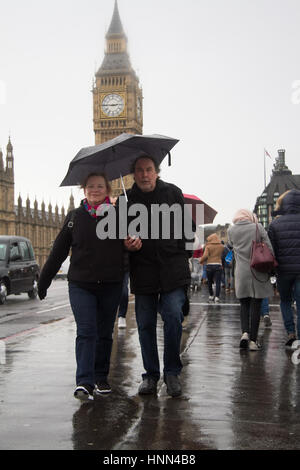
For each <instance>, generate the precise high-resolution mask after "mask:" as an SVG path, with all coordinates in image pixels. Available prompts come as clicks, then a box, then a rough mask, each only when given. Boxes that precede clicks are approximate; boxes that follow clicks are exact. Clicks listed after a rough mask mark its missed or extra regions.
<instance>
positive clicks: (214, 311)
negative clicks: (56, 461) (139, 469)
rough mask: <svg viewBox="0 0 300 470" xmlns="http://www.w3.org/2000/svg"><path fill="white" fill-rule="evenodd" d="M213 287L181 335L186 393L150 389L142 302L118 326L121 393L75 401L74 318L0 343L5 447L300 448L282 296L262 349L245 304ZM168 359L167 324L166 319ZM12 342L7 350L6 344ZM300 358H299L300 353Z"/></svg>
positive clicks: (117, 389)
mask: <svg viewBox="0 0 300 470" xmlns="http://www.w3.org/2000/svg"><path fill="white" fill-rule="evenodd" d="M207 298H208V295H207V291H206V288H205V287H204V288H203V289H202V291H201V292H199V293H195V294H193V295H192V297H191V311H190V315H189V317H188V323H187V326H186V328H185V329H184V332H183V338H182V362H183V364H184V368H183V371H182V374H181V382H182V387H183V395H182V396H181V397H178V398H171V397H169V396H168V395H167V393H166V388H165V385H164V384H163V382H162V381H160V382H159V389H158V394H157V396H147V397H141V396H139V395H138V394H137V389H138V386H139V383H140V381H141V373H142V372H143V367H142V360H141V354H140V347H139V342H138V335H137V329H136V323H135V318H134V311H133V307H134V305H133V303H132V302H131V303H130V305H129V311H128V318H127V328H126V329H124V330H118V328H117V327H116V328H115V332H114V347H113V353H112V360H111V372H110V378H109V380H110V384H111V386H112V389H113V392H112V393H111V394H109V395H107V396H99V397H96V398H95V400H94V402H92V403H87V404H81V403H80V402H79V401H77V400H76V399H74V397H73V391H74V385H75V384H74V380H75V355H74V339H75V324H74V321H73V318H72V316H69V317H66V318H65V319H63V320H60V321H57V322H55V323H50V324H45V325H41V326H40V327H39V328H36V329H34V330H33V331H29V332H26V334H24V335H20V336H16V337H11V338H9V339H8V340H7V341H4V342H0V449H2V450H3V449H8V450H16V449H18V450H21V449H24V450H29V449H30V450H73V449H76V450H104V449H105V450H111V451H128V450H131V451H135V450H146V449H147V450H160V449H162V450H181V451H182V450H192V451H193V450H194V451H196V450H207V449H211V450H216V449H220V450H221V449H222V450H227V449H232V450H246V449H248V450H250V449H267V450H274V449H289V450H295V449H299V448H300V364H299V365H298V364H297V363H295V360H294V361H293V360H292V353H291V352H287V351H286V350H285V347H284V343H285V341H286V335H285V332H284V329H283V325H282V320H281V314H280V310H279V306H278V303H279V300H278V298H274V299H271V300H270V303H271V305H272V306H271V310H270V312H271V313H270V315H271V319H272V327H271V328H268V329H267V328H265V327H264V324H263V322H261V325H260V332H259V338H260V341H261V343H262V345H263V348H262V350H261V351H258V352H250V351H240V349H239V339H240V321H239V306H238V303H237V301H236V299H235V298H234V295H233V294H230V295H228V296H226V298H225V294H224V293H223V294H222V297H221V304H220V305H214V304H213V305H210V304H208V303H207ZM158 343H159V348H160V354H161V357H162V351H163V350H162V323H161V320H159V324H158ZM4 348H5V350H4ZM294 358H295V356H294Z"/></svg>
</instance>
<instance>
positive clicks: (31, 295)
mask: <svg viewBox="0 0 300 470" xmlns="http://www.w3.org/2000/svg"><path fill="white" fill-rule="evenodd" d="M27 294H28V297H29V298H30V299H36V298H37V295H38V284H37V280H36V279H35V280H34V281H33V285H32V289H31V290H29V291H28V292H27Z"/></svg>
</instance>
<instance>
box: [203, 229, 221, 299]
mask: <svg viewBox="0 0 300 470" xmlns="http://www.w3.org/2000/svg"><path fill="white" fill-rule="evenodd" d="M224 248H225V247H224V245H223V244H222V243H221V240H220V238H219V237H218V235H217V234H216V233H213V234H211V235H209V236H208V237H207V244H206V246H205V250H204V254H203V256H202V257H201V258H200V264H204V263H205V262H206V275H207V282H208V290H209V298H208V301H209V302H213V301H215V303H218V302H220V290H221V279H222V273H223V266H222V253H223V251H224ZM213 282H215V283H216V295H215V296H214V291H213Z"/></svg>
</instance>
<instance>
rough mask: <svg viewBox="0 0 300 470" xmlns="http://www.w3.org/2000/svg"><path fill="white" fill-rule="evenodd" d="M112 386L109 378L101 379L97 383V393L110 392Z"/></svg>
mask: <svg viewBox="0 0 300 470" xmlns="http://www.w3.org/2000/svg"><path fill="white" fill-rule="evenodd" d="M110 392H111V388H110V385H109V383H108V382H107V380H99V381H98V382H97V383H96V385H95V394H96V395H102V394H104V393H110Z"/></svg>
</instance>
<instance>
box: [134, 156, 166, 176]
mask: <svg viewBox="0 0 300 470" xmlns="http://www.w3.org/2000/svg"><path fill="white" fill-rule="evenodd" d="M142 158H149V160H151V161H152V162H153V164H154V168H155V171H156V173H157V174H159V173H160V166H159V164H158V163H157V161H155V159H154V158H153V157H150V155H141V156H140V157H137V158H136V159H135V160H134V162H133V163H132V165H131V173H134V172H135V165H136V164H137V162H138V161H139V160H141V159H142Z"/></svg>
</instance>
